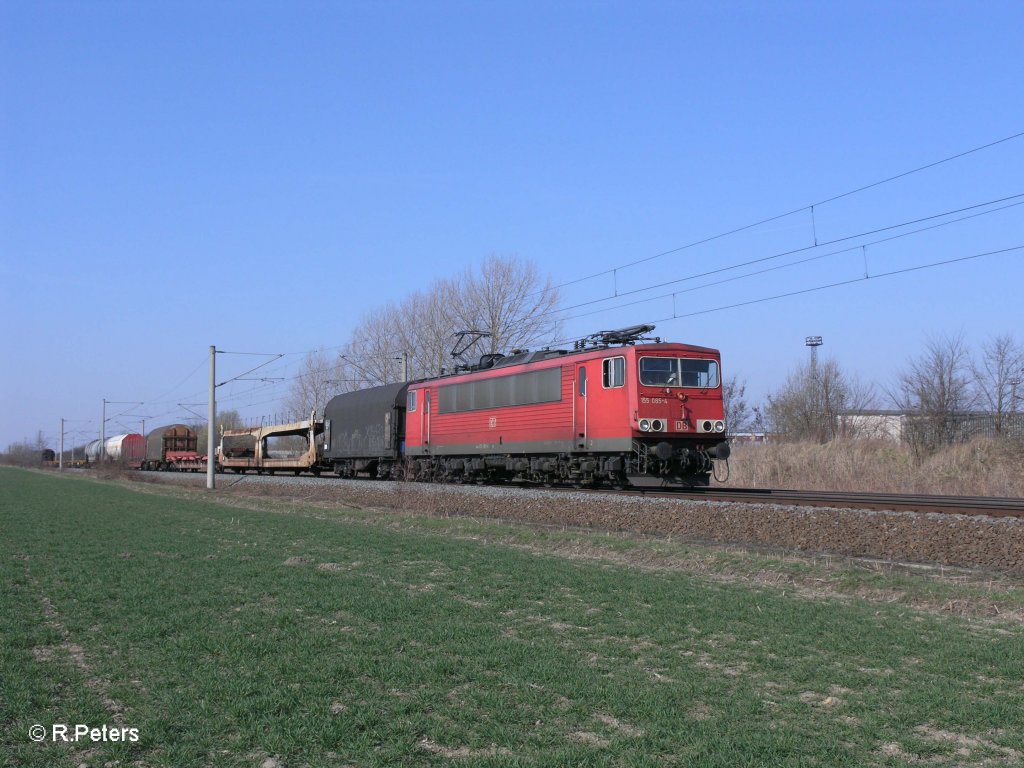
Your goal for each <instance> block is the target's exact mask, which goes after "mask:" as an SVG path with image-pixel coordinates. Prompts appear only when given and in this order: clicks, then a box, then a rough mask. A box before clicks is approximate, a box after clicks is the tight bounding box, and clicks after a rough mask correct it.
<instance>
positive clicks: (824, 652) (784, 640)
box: [0, 469, 1024, 768]
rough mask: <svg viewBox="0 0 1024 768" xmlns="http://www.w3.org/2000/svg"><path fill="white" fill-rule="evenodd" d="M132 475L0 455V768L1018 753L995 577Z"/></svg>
mask: <svg viewBox="0 0 1024 768" xmlns="http://www.w3.org/2000/svg"><path fill="white" fill-rule="evenodd" d="M143 490H144V491H145V492H142V491H140V490H138V489H137V488H135V487H128V486H126V485H122V484H117V483H112V482H97V481H95V480H86V479H72V478H66V477H58V476H54V475H51V474H44V473H38V472H36V473H32V472H25V471H22V470H14V469H0V491H2V493H0V526H2V528H3V531H4V535H3V536H2V537H0V571H2V573H0V578H2V579H3V583H4V584H5V589H4V590H3V591H2V592H0V612H2V615H3V616H4V617H5V620H4V621H3V622H0V635H2V636H0V680H2V681H3V686H4V690H3V696H2V697H0V708H2V709H0V729H2V731H3V733H2V736H0V764H3V765H18V766H39V767H40V768H41V767H42V766H47V767H49V766H53V765H70V766H78V765H80V764H82V763H85V764H86V765H89V766H100V765H105V764H111V763H115V761H116V764H120V765H135V766H140V768H144V767H145V766H180V765H214V766H261V765H264V764H268V765H287V766H304V765H309V766H321V765H323V766H326V765H348V764H351V765H386V764H390V765H398V764H401V765H448V764H451V763H452V762H453V761H458V764H459V765H467V766H476V765H494V766H497V765H637V766H640V765H666V764H667V765H707V766H716V765H720V766H735V765H765V766H768V765H771V766H780V765H783V766H784V765H867V766H870V765H878V766H902V765H919V764H922V763H927V764H928V765H937V766H942V765H950V766H952V765H957V766H962V765H977V766H982V765H985V766H1001V765H1007V766H1008V765H1016V764H1019V763H1020V761H1021V760H1024V737H1022V734H1024V689H1022V687H1021V685H1020V681H1021V679H1024V634H1022V632H1021V628H1022V621H1021V608H1022V604H1024V599H1022V594H1024V592H1022V586H1021V584H1019V583H1017V582H1015V581H1012V580H1008V579H1007V578H1006V577H998V576H994V575H991V574H990V575H984V574H974V573H971V572H958V571H936V570H931V569H921V570H920V571H917V570H902V569H887V568H877V569H876V568H865V567H864V565H862V564H861V565H858V564H853V563H844V562H837V561H831V560H821V559H800V558H794V557H792V556H776V555H770V554H763V553H749V552H744V551H742V550H736V549H722V548H714V547H698V546H694V545H690V544H685V543H675V542H668V541H665V540H649V539H644V538H641V537H629V536H626V535H613V534H604V533H600V534H599V533H584V532H579V531H570V530H561V531H559V530H548V531H537V530H535V529H531V528H528V527H525V526H515V525H510V524H503V523H498V522H490V521H477V520H471V519H465V518H455V519H444V518H437V517H424V516H412V515H403V514H402V513H401V511H397V512H383V511H378V510H368V509H351V508H340V507H337V506H326V505H316V504H311V503H307V504H302V503H296V502H294V501H284V500H281V499H274V498H269V499H251V498H249V499H234V500H232V501H231V503H232V504H233V505H234V506H228V505H226V504H224V503H221V502H220V501H219V500H218V501H213V500H211V499H210V498H209V497H208V496H203V495H202V494H200V493H197V492H195V491H189V490H187V489H173V490H172V489H164V488H161V487H157V486H152V485H147V486H145V487H144V488H143ZM981 599H984V600H985V601H987V603H988V604H989V605H990V606H993V607H994V610H992V611H987V612H986V613H991V614H993V615H991V616H983V615H979V613H977V612H971V611H958V610H955V609H954V608H951V606H955V605H956V604H957V601H963V602H964V603H965V604H970V603H973V602H975V601H978V600H981ZM37 723H42V724H45V725H50V724H52V723H86V724H89V725H91V726H95V727H99V726H102V725H104V724H107V725H111V726H113V725H119V724H123V725H125V726H129V727H133V728H137V729H138V732H139V734H140V740H139V742H138V743H128V744H105V745H103V744H100V745H93V744H82V743H79V744H68V745H65V744H57V745H54V744H52V743H48V742H44V743H33V742H32V741H30V739H29V738H28V732H29V728H30V727H31V726H32V725H33V724H37Z"/></svg>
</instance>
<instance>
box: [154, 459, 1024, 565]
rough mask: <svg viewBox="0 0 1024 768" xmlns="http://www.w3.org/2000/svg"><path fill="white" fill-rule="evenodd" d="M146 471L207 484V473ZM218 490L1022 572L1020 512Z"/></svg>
mask: <svg viewBox="0 0 1024 768" xmlns="http://www.w3.org/2000/svg"><path fill="white" fill-rule="evenodd" d="M146 479H147V480H150V479H152V480H157V479H158V480H159V481H160V482H173V483H176V484H177V483H182V484H187V485H189V486H192V487H203V488H205V482H206V481H205V476H197V475H174V474H162V475H155V474H150V475H147V476H146ZM217 493H219V494H220V493H223V494H230V495H254V496H275V497H295V498H297V499H298V498H301V499H303V500H307V501H316V502H332V501H336V502H339V503H344V504H349V505H354V506H360V507H375V508H385V509H399V510H404V511H410V512H421V513H426V514H432V515H442V516H444V515H465V516H477V517H494V518H502V519H507V520H519V521H526V522H530V523H539V524H543V525H558V526H574V527H581V528H597V529H601V530H614V531H618V530H625V531H634V532H637V533H642V534H650V535H658V536H669V535H671V536H673V537H677V538H683V539H689V540H692V541H702V542H717V543H728V544H741V545H753V546H757V547H769V548H781V549H788V550H800V551H803V552H814V553H833V554H838V555H846V556H851V557H871V558H880V559H885V560H892V561H898V562H915V563H941V564H945V565H956V566H980V567H985V568H992V569H996V570H1000V571H1007V572H1018V573H1024V519H1014V518H989V517H966V516H963V515H941V514H935V513H928V514H917V513H912V512H879V511H864V510H850V509H824V508H812V507H792V506H780V505H775V504H730V503H724V502H710V501H696V500H677V499H651V498H641V497H636V496H623V495H615V494H613V493H608V494H591V493H569V492H561V491H545V490H542V489H532V488H531V489H523V488H514V487H496V486H449V485H422V484H413V483H392V482H381V481H370V480H338V479H335V478H320V479H317V478H312V477H301V478H295V477H285V476H275V477H266V476H264V477H260V476H256V475H245V476H244V477H241V478H239V477H236V476H232V475H218V477H217Z"/></svg>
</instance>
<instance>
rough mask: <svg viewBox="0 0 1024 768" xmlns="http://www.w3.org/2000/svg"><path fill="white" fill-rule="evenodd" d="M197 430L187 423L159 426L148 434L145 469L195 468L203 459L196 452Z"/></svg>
mask: <svg viewBox="0 0 1024 768" xmlns="http://www.w3.org/2000/svg"><path fill="white" fill-rule="evenodd" d="M196 448H197V437H196V431H195V430H194V429H192V427H189V426H186V425H185V424H169V425H167V426H166V427H157V428H156V429H154V430H151V431H150V433H149V434H148V435H147V436H146V457H145V460H144V461H143V463H142V468H143V469H181V468H187V469H195V468H196V466H195V465H196V462H198V461H200V460H201V459H202V457H201V456H199V455H198V454H197V453H196Z"/></svg>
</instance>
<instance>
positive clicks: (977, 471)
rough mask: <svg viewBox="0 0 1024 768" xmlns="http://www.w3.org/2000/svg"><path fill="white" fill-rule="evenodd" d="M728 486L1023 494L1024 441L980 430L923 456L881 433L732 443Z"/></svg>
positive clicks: (961, 494)
mask: <svg viewBox="0 0 1024 768" xmlns="http://www.w3.org/2000/svg"><path fill="white" fill-rule="evenodd" d="M726 485H729V486H740V487H747V488H792V489H799V490H820V491H864V492H873V493H915V494H920V493H923V494H931V493H936V494H949V495H954V496H1011V497H1024V445H1022V444H1021V443H1019V442H1016V441H1012V440H997V439H993V438H985V437H982V438H975V439H974V440H971V441H970V442H967V443H956V444H954V445H948V446H945V447H943V448H941V449H938V450H936V451H935V452H934V453H931V454H929V455H927V456H924V457H921V456H919V455H918V454H917V453H916V452H915V450H914V448H913V446H911V445H907V444H901V443H896V442H894V441H891V440H879V439H874V440H872V439H839V440H832V441H829V442H827V443H817V442H813V441H800V442H774V443H769V444H762V445H758V444H743V443H734V444H733V447H732V456H731V457H730V459H729V475H728V478H727V480H726Z"/></svg>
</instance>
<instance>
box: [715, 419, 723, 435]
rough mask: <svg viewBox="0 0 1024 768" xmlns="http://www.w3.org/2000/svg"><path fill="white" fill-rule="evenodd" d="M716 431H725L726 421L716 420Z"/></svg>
mask: <svg viewBox="0 0 1024 768" xmlns="http://www.w3.org/2000/svg"><path fill="white" fill-rule="evenodd" d="M715 432H725V422H724V421H716V422H715Z"/></svg>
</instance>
